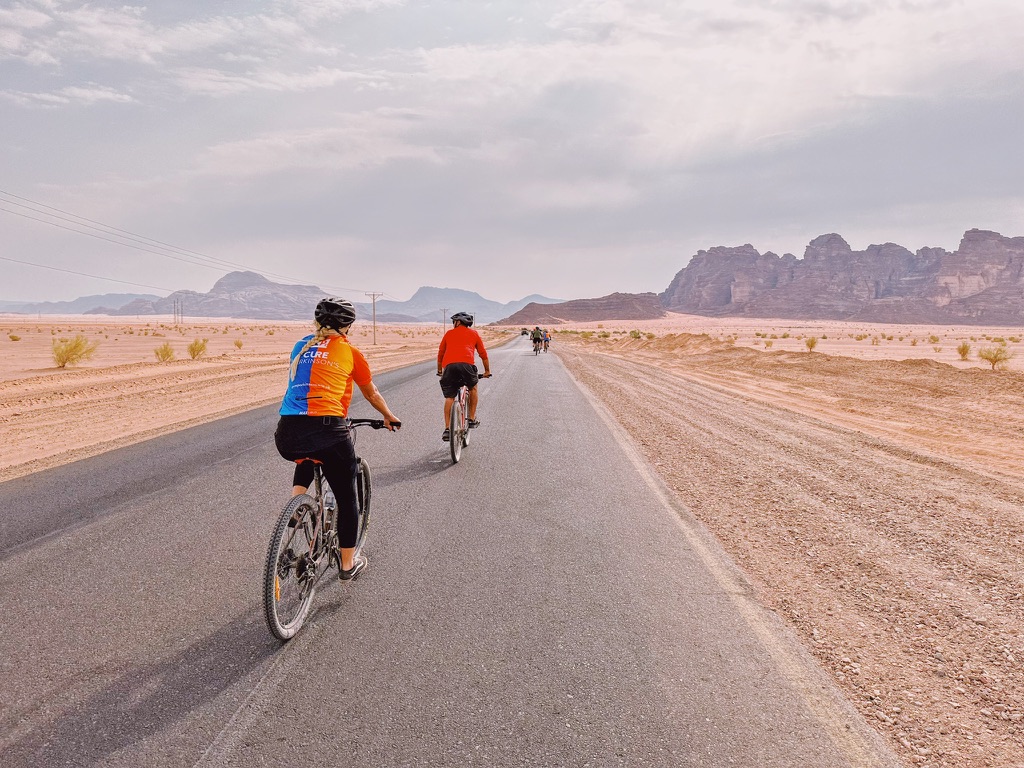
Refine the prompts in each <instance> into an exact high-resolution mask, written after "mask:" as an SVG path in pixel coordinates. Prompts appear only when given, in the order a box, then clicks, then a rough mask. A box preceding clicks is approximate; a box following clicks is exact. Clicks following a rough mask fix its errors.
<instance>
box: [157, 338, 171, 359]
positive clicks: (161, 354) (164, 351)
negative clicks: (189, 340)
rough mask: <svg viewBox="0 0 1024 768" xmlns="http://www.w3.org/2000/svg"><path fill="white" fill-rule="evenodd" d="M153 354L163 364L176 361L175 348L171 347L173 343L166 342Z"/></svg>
mask: <svg viewBox="0 0 1024 768" xmlns="http://www.w3.org/2000/svg"><path fill="white" fill-rule="evenodd" d="M153 354H154V355H156V359H157V360H159V361H160V362H161V363H169V362H170V361H171V360H173V359H174V347H172V346H171V342H169V341H165V342H164V343H163V344H161V345H160V346H159V347H157V348H156V349H154V350H153Z"/></svg>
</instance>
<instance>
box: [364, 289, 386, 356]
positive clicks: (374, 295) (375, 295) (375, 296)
mask: <svg viewBox="0 0 1024 768" xmlns="http://www.w3.org/2000/svg"><path fill="white" fill-rule="evenodd" d="M366 295H367V296H369V297H370V300H371V301H372V302H373V345H374V346H377V299H378V298H380V297H381V296H383V295H384V294H383V293H367V294H366Z"/></svg>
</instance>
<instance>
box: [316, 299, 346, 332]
mask: <svg viewBox="0 0 1024 768" xmlns="http://www.w3.org/2000/svg"><path fill="white" fill-rule="evenodd" d="M313 319H314V320H316V322H317V324H318V325H320V326H322V327H324V328H333V329H334V330H336V331H340V330H341V329H342V328H348V327H349V326H350V325H352V323H354V322H355V319H356V308H355V307H354V306H352V302H351V301H348V300H347V299H331V298H327V299H320V303H319V304H317V305H316V310H315V311H314V312H313Z"/></svg>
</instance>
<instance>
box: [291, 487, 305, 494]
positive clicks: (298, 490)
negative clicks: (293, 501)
mask: <svg viewBox="0 0 1024 768" xmlns="http://www.w3.org/2000/svg"><path fill="white" fill-rule="evenodd" d="M305 492H306V486H304V485H293V486H292V496H301V495H302V494H304V493H305Z"/></svg>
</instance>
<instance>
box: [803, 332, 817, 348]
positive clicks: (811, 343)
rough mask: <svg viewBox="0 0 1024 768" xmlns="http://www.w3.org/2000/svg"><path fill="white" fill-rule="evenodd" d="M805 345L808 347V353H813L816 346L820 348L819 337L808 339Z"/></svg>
mask: <svg viewBox="0 0 1024 768" xmlns="http://www.w3.org/2000/svg"><path fill="white" fill-rule="evenodd" d="M804 344H806V345H807V351H808V352H813V351H814V348H815V347H816V346H818V337H817V336H811V337H809V338H806V339H804Z"/></svg>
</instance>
